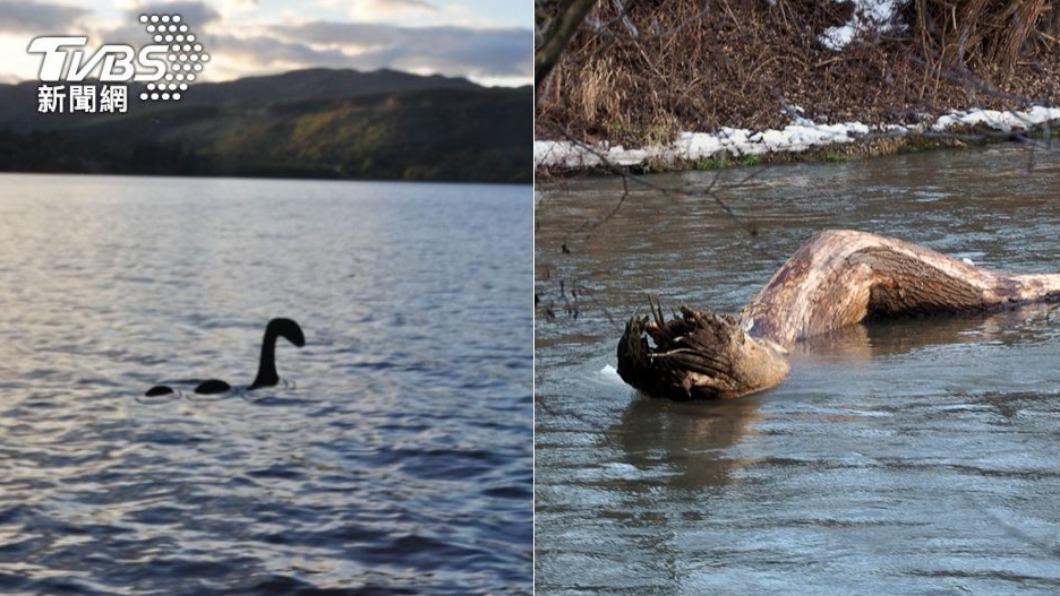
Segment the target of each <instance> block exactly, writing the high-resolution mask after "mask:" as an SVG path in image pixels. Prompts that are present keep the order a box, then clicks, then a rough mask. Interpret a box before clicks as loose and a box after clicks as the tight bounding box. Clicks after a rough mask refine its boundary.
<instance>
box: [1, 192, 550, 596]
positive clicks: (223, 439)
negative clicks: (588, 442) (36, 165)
mask: <svg viewBox="0 0 1060 596" xmlns="http://www.w3.org/2000/svg"><path fill="white" fill-rule="evenodd" d="M529 195H530V189H529V188H528V187H503V186H464V185H414V184H382V183H380V184H374V183H346V182H308V181H252V180H231V179H217V180H206V179H178V178H121V177H86V176H81V177H71V176H11V175H7V176H2V177H0V255H2V257H0V396H2V398H0V399H2V401H0V425H2V428H0V591H2V592H4V593H10V592H14V591H26V592H39V593H56V592H73V593H81V592H100V593H160V594H175V593H189V594H197V593H202V592H203V591H205V590H219V591H228V592H231V591H236V592H251V593H289V592H292V591H296V590H299V589H311V588H336V589H343V588H345V589H350V590H353V589H359V588H367V589H369V590H372V589H378V590H384V591H389V590H410V591H424V590H425V591H435V592H443V593H444V592H446V591H449V592H452V593H465V592H469V591H470V592H482V593H484V592H499V591H509V590H510V591H528V590H529V588H530V575H531V544H530V543H531V522H532V508H531V497H532V494H531V480H532V464H531V416H532V405H531V389H530V385H531V365H532V363H531V308H532V307H531V304H530V301H529V294H530V284H531V272H530V257H531V254H530V251H531V249H530V246H531V215H530V213H531V208H532V205H531V201H530V198H529ZM275 316H287V317H291V318H294V319H295V320H297V321H298V322H299V323H301V325H302V328H303V329H304V331H305V335H306V340H307V343H306V346H305V347H304V348H303V349H301V350H299V349H297V348H295V347H294V346H292V345H290V344H287V343H285V342H283V341H282V340H281V342H280V345H279V347H278V349H277V361H278V367H279V371H280V375H281V376H282V377H283V378H284V381H285V384H284V385H282V386H279V387H275V388H270V389H262V390H258V391H254V392H251V393H247V394H244V395H235V396H229V397H226V398H223V399H219V400H216V401H195V400H193V399H191V398H190V397H189V396H187V395H185V396H184V397H181V398H179V399H171V400H163V401H161V402H160V403H151V404H147V403H141V402H139V401H137V399H136V398H137V396H139V395H140V394H142V393H143V391H144V390H145V389H147V388H148V387H149V386H151V385H153V384H155V383H157V382H160V381H172V380H182V379H189V380H190V379H196V378H198V379H202V378H209V377H219V378H222V379H226V380H228V381H229V382H231V383H232V384H233V385H235V384H243V385H246V384H248V383H249V382H250V381H251V380H252V379H253V376H254V373H255V370H256V367H257V358H258V350H259V346H260V343H261V336H262V332H263V330H264V326H265V323H266V322H267V321H268V320H269V319H270V318H272V317H275ZM183 388H184V389H185V390H186V389H188V388H189V387H188V386H183ZM191 397H194V396H191Z"/></svg>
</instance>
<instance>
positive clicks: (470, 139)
mask: <svg viewBox="0 0 1060 596" xmlns="http://www.w3.org/2000/svg"><path fill="white" fill-rule="evenodd" d="M37 85H38V84H37V83H32V82H30V83H19V84H16V85H0V170H3V171H38V172H98V173H125V174H171V175H235V176H265V177H268V176H285V177H286V176H296V177H325V178H358V179H405V180H452V181H483V182H529V181H530V180H531V176H532V142H533V129H532V123H533V91H532V89H531V88H530V87H529V86H527V87H521V88H487V87H481V86H479V85H476V84H475V83H472V82H471V81H468V80H466V79H461V78H449V77H442V76H419V75H414V74H409V73H404V72H399V71H393V70H379V71H373V72H359V71H354V70H332V69H308V70H298V71H292V72H287V73H283V74H278V75H269V76H259V77H249V78H244V79H239V80H235V81H228V82H223V83H200V84H196V85H193V86H192V87H191V89H189V90H188V91H187V92H186V93H185V96H184V98H183V99H182V100H181V101H180V102H175V103H170V104H155V105H146V104H141V103H140V102H139V100H138V99H134V97H135V95H137V94H139V92H140V88H139V87H138V86H130V89H129V93H130V101H129V113H127V114H122V115H117V114H96V115H81V114H78V115H72V114H39V113H37V90H36V89H37Z"/></svg>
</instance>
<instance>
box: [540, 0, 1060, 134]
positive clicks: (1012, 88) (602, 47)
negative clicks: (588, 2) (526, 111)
mask: <svg viewBox="0 0 1060 596" xmlns="http://www.w3.org/2000/svg"><path fill="white" fill-rule="evenodd" d="M628 4H629V6H630V9H629V12H628V16H629V17H630V19H631V21H632V22H633V23H634V25H635V26H636V27H637V29H638V30H639V32H640V36H639V37H638V38H636V39H635V38H634V37H633V36H632V35H631V34H630V33H629V31H628V30H627V28H626V27H625V26H624V25H623V24H622V22H621V20H620V19H619V18H617V17H618V16H619V13H618V11H617V10H616V8H615V6H614V4H613V2H612V1H611V0H607V1H603V0H601V2H599V3H598V4H597V7H596V8H595V9H594V11H593V12H592V13H591V17H590V21H589V22H590V23H594V22H595V23H602V24H603V26H602V27H600V28H598V29H597V28H594V27H593V26H591V25H583V26H582V28H581V30H579V32H578V33H577V35H575V37H574V39H573V41H572V43H571V45H570V47H569V48H568V51H567V54H566V55H565V56H564V58H563V59H562V61H561V62H560V64H559V65H558V66H557V68H556V70H555V71H554V72H553V75H552V78H551V79H550V80H549V82H548V84H547V85H546V86H545V87H544V88H543V89H542V91H541V96H540V99H539V102H538V123H539V124H538V133H539V135H541V136H542V137H546V138H548V137H555V136H556V134H557V130H562V131H564V132H565V133H566V134H572V135H576V136H578V137H580V138H584V139H588V140H598V139H608V140H611V141H614V142H621V143H626V144H641V143H644V142H652V141H660V140H668V139H671V138H673V136H674V134H675V133H676V132H677V131H679V130H715V129H717V128H719V127H721V126H742V127H748V128H763V127H782V126H783V125H784V124H786V123H787V122H788V121H789V117H788V116H787V115H786V114H784V113H783V111H782V109H783V106H784V105H785V103H786V104H797V105H799V106H801V107H803V108H805V109H806V112H807V115H808V116H810V117H811V118H815V119H819V120H829V121H838V120H850V119H860V120H862V121H865V120H868V121H875V122H912V121H916V120H919V119H921V118H923V116H924V114H931V115H937V114H938V113H941V112H943V111H945V110H948V109H954V108H964V107H972V106H977V107H994V108H1000V107H1014V106H1015V105H1016V104H1019V103H1021V99H1020V98H1016V97H1013V95H1019V96H1021V97H1023V98H1030V99H1033V100H1035V101H1042V100H1043V99H1044V98H1048V97H1051V96H1052V95H1053V93H1054V92H1055V90H1056V89H1057V87H1058V85H1057V83H1060V42H1058V41H1057V40H1058V38H1060V34H1058V30H1060V18H1058V14H1057V12H1058V9H1057V8H1054V6H1053V4H1052V3H1051V2H1050V1H1049V0H951V1H948V2H946V1H941V0H912V1H911V2H909V3H908V4H907V5H906V6H905V8H904V9H903V13H902V18H903V21H904V22H905V23H907V24H908V25H909V27H908V28H907V30H906V31H905V32H902V33H892V34H887V35H876V36H874V37H870V36H863V37H861V38H860V41H859V43H857V44H856V45H855V46H852V47H851V48H848V49H847V50H846V51H844V52H842V53H835V52H832V51H829V50H827V49H825V48H823V47H821V46H820V44H819V43H818V41H817V37H818V35H819V34H820V33H821V32H822V31H823V30H824V29H825V28H826V27H829V26H832V25H837V24H841V23H844V22H846V20H847V19H848V17H849V16H850V11H851V7H850V5H849V4H847V5H837V4H834V3H831V2H817V1H811V0H797V1H796V0H778V2H777V5H776V6H770V5H769V4H768V3H767V2H765V1H764V0H710V2H709V4H707V3H706V2H705V0H635V1H633V2H629V3H628ZM540 7H541V10H543V11H546V12H547V11H548V10H549V9H550V8H549V7H550V4H549V3H547V2H545V3H544V4H543V5H540ZM705 7H706V8H705ZM1024 103H1025V101H1024Z"/></svg>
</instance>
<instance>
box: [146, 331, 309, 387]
mask: <svg viewBox="0 0 1060 596" xmlns="http://www.w3.org/2000/svg"><path fill="white" fill-rule="evenodd" d="M281 337H282V338H284V339H286V340H287V341H289V342H291V343H292V344H294V345H295V346H297V347H299V348H301V347H302V346H304V345H305V336H304V335H303V334H302V328H301V327H299V326H298V323H295V322H294V321H293V320H291V319H282V318H281V319H273V320H271V321H269V324H268V326H266V327H265V338H264V339H263V340H262V342H261V357H260V359H259V360H258V376H256V377H254V382H253V383H251V384H250V386H249V387H247V389H251V390H253V389H258V388H260V387H273V386H275V385H277V384H278V383H279V382H280V375H279V374H277V372H276V340H277V339H279V338H281ZM231 389H232V386H231V385H229V384H228V383H226V382H225V381H222V380H221V379H210V380H208V381H203V382H202V383H199V386H198V387H196V388H195V393H199V394H202V395H216V394H218V393H225V392H226V391H231ZM173 392H174V391H173V389H172V388H170V387H167V386H165V385H156V386H154V387H152V388H150V389H148V390H147V392H146V393H144V395H146V396H147V397H157V396H162V395H169V394H171V393H173Z"/></svg>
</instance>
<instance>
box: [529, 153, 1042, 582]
mask: <svg viewBox="0 0 1060 596" xmlns="http://www.w3.org/2000/svg"><path fill="white" fill-rule="evenodd" d="M1031 160H1032V156H1030V155H1029V154H1028V153H1027V152H1026V151H1024V150H1022V149H1019V148H1014V147H996V148H991V149H987V150H966V151H960V152H932V153H922V154H914V155H905V156H896V157H887V158H880V159H873V160H868V161H855V162H849V163H842V164H818V165H792V166H777V167H771V168H768V169H766V170H765V171H764V172H762V173H761V174H759V175H758V176H757V177H755V178H753V179H752V180H750V181H748V182H747V183H746V184H744V185H743V186H741V187H740V188H738V189H733V188H723V189H722V191H721V192H720V195H721V196H722V197H723V198H724V199H726V200H727V201H728V203H729V205H730V206H731V207H732V208H733V209H734V210H735V211H736V212H737V213H738V214H739V215H740V216H741V219H742V222H743V223H741V224H735V223H734V222H733V221H732V220H731V219H729V218H728V217H726V216H725V215H724V213H722V212H721V211H720V210H719V208H718V207H717V205H715V204H714V202H713V200H711V199H710V198H706V197H704V196H703V191H704V190H705V189H706V188H707V187H708V186H709V185H710V183H711V180H712V179H713V174H711V173H687V174H681V175H666V176H654V177H650V178H649V180H650V181H651V182H653V183H655V184H658V185H662V186H667V187H677V188H680V189H683V190H687V191H690V192H691V193H693V195H695V196H693V197H684V196H664V195H663V194H661V193H659V192H657V191H653V190H650V189H645V188H635V187H631V191H633V192H632V193H631V195H630V196H629V197H628V198H627V199H626V201H625V204H624V205H623V206H622V208H621V209H620V210H619V211H618V212H617V213H616V214H615V215H614V217H612V218H611V219H610V221H608V222H607V223H605V224H602V225H601V226H600V227H598V228H596V229H595V231H593V232H592V235H591V237H589V238H586V235H585V232H584V229H585V228H583V226H585V225H586V224H585V222H590V224H589V225H590V227H591V222H598V221H601V220H602V219H603V218H605V217H606V215H607V214H608V212H610V211H611V210H612V208H613V207H614V205H615V204H616V201H617V199H618V198H619V196H620V195H621V189H622V185H621V182H620V181H616V180H613V179H591V180H582V181H575V182H566V183H562V184H550V185H548V186H546V187H544V190H543V191H540V192H539V193H538V197H537V214H536V218H537V225H538V232H537V244H536V251H537V260H538V265H537V291H538V292H539V294H540V295H541V298H542V300H543V303H545V304H547V303H549V302H551V303H553V311H554V312H555V314H556V319H555V320H552V321H549V320H546V319H545V318H544V317H543V316H541V315H540V314H539V317H538V320H537V324H536V325H537V336H536V342H537V352H536V359H537V360H536V362H537V365H536V373H535V374H536V380H537V384H536V387H537V390H536V393H537V396H536V402H537V419H536V425H537V439H536V441H537V453H536V458H537V499H538V508H537V548H538V551H537V561H536V570H537V576H536V577H537V586H538V588H539V593H541V594H557V593H576V592H577V593H582V592H601V593H605V592H606V593H629V594H641V593H648V592H661V593H681V594H711V593H713V594H756V593H794V594H809V593H817V594H820V593H826V594H864V593H884V594H907V593H916V594H964V593H976V594H1007V593H1014V592H1020V593H1043V594H1044V593H1054V594H1055V593H1057V592H1058V591H1060V440H1058V439H1060V307H1058V306H1056V305H1053V306H1051V307H1043V306H1038V307H1028V308H1023V309H1021V310H1018V311H1013V312H1006V313H1000V314H995V315H993V316H985V315H970V316H963V317H942V318H934V319H921V320H905V321H900V322H892V323H881V324H874V325H873V326H871V327H856V328H853V329H849V330H846V331H844V332H842V333H837V334H835V335H833V336H829V337H824V338H819V339H817V340H815V341H813V342H811V343H810V344H809V345H805V346H801V347H800V348H799V349H798V350H797V351H796V353H795V354H794V355H793V363H792V364H793V366H792V374H791V377H790V378H789V379H788V380H787V381H786V382H785V383H784V384H783V385H782V386H780V387H779V388H776V389H774V390H772V391H769V392H767V393H763V394H761V395H757V396H754V397H749V398H743V399H740V400H737V401H732V402H727V403H721V404H718V403H715V404H709V403H706V404H704V403H699V404H678V403H672V402H666V401H659V400H650V399H648V398H645V397H642V396H639V395H638V394H637V393H636V392H635V391H634V390H632V389H631V388H629V387H628V386H626V385H624V384H622V383H621V381H620V380H619V379H618V378H617V375H615V374H614V373H613V372H612V370H611V369H610V368H608V367H609V366H611V367H613V366H614V365H615V363H616V361H615V347H616V344H617V340H618V338H619V336H620V335H621V329H619V328H617V327H616V326H614V325H613V324H612V322H611V321H609V319H608V316H607V314H606V313H610V314H611V315H612V316H613V317H614V318H615V319H616V321H615V322H616V323H619V324H621V323H624V320H625V319H626V318H628V316H629V315H630V314H632V313H633V312H634V311H635V310H637V309H638V308H639V309H640V312H641V313H645V312H646V311H647V296H648V295H649V293H650V294H657V295H658V296H660V297H661V299H662V301H663V305H664V308H667V307H676V306H677V305H678V304H688V305H691V306H694V307H699V308H711V309H714V310H719V311H723V312H726V311H728V312H737V311H739V310H740V309H741V308H742V307H743V306H744V305H745V304H746V303H747V302H748V301H749V300H750V298H751V297H752V296H753V295H754V294H755V293H756V292H758V290H759V289H761V287H762V286H763V285H764V284H765V283H766V281H767V280H768V279H769V277H770V276H771V275H772V273H773V272H774V271H775V270H776V269H777V268H778V267H779V266H780V265H781V264H782V263H783V261H784V260H785V259H786V258H787V257H788V256H789V255H790V254H791V253H792V252H794V251H795V250H796V249H797V248H798V246H799V245H800V244H801V243H802V242H803V241H804V240H806V239H807V238H808V237H809V236H810V235H811V234H813V233H814V232H816V231H818V230H821V229H826V228H836V227H844V228H856V229H860V230H867V231H872V232H877V233H883V234H888V235H892V236H897V237H899V238H903V239H908V240H911V241H914V242H918V243H923V244H925V245H927V246H929V247H931V248H934V249H936V250H940V251H942V252H944V253H947V254H950V255H953V256H957V257H967V258H971V259H972V260H973V261H975V262H976V264H979V265H983V266H987V267H992V268H999V269H1011V270H1014V271H1024V272H1058V271H1060V160H1058V159H1057V158H1056V157H1051V158H1050V157H1047V156H1045V155H1044V154H1042V153H1039V154H1037V155H1035V156H1033V166H1034V168H1033V171H1031V172H1028V165H1029V164H1030V163H1031ZM751 172H752V170H748V169H742V168H741V169H736V170H731V171H726V172H724V174H723V175H722V177H721V180H720V183H721V184H722V186H723V187H724V186H725V185H726V184H730V185H731V184H734V183H735V182H738V181H739V180H740V179H742V178H744V177H746V176H747V175H748V174H750V173H751ZM748 227H755V228H757V231H758V234H757V235H752V234H749V233H748V231H747V228H748ZM579 229H582V231H581V232H579V231H578V230H579ZM564 243H566V245H567V248H568V249H569V251H570V254H564V252H563V250H562V246H563V244H564ZM561 281H562V282H563V284H564V286H563V291H564V296H565V298H561V295H560V285H559V284H560V282H561ZM572 286H575V287H576V288H577V291H578V298H577V302H576V303H577V309H576V310H577V313H578V316H577V318H573V316H571V314H570V312H572V311H573V310H575V308H574V306H575V299H574V298H572V297H571V294H570V290H571V288H572ZM568 307H569V308H568ZM605 311H606V313H605ZM538 312H539V313H542V312H543V309H539V311H538Z"/></svg>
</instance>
